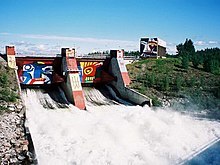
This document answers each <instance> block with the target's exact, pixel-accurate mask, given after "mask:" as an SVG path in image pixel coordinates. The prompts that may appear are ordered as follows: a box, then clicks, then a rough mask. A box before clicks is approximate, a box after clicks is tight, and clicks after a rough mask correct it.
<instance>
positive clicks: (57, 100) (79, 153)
mask: <svg viewBox="0 0 220 165" xmlns="http://www.w3.org/2000/svg"><path fill="white" fill-rule="evenodd" d="M74 53H75V51H74V49H62V53H61V55H60V56H59V57H50V58H48V57H47V58H43V57H33V58H32V57H18V58H16V56H15V58H14V59H13V58H11V59H12V60H10V62H12V63H13V60H14V63H15V64H16V65H14V64H11V66H12V67H13V66H17V67H18V78H19V81H20V83H21V86H22V92H21V93H22V97H23V100H24V103H25V106H26V116H27V121H26V124H27V126H28V127H29V130H30V133H31V137H32V140H33V145H34V148H35V152H36V156H37V160H38V163H39V164H40V165H50V164H58V165H63V164H66V165H71V164H75V165H76V164H77V165H107V164H112V165H118V164H135V165H136V164H138V165H139V164H161V165H166V164H167V165H169V164H183V162H184V163H187V162H189V161H190V159H191V156H192V155H195V157H196V156H197V155H199V154H195V153H201V152H199V151H202V150H203V149H204V146H205V147H206V148H207V147H208V146H210V145H213V142H215V141H216V142H219V140H218V139H219V137H220V123H219V122H218V121H210V120H206V119H198V118H195V117H192V116H189V115H183V114H180V113H178V112H176V111H174V110H172V109H169V108H167V109H163V108H158V109H156V110H153V109H152V108H151V107H150V106H151V100H150V99H149V98H148V97H146V96H144V95H142V94H140V93H138V92H136V91H134V90H132V89H130V88H129V83H130V79H129V76H128V73H127V70H126V67H125V65H124V62H123V50H115V51H111V55H110V56H109V57H105V58H103V59H89V58H87V59H82V58H80V59H77V57H75V55H74ZM215 158H217V160H218V159H219V157H218V155H217V154H216V156H215ZM217 160H216V161H217Z"/></svg>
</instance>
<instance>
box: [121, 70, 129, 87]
mask: <svg viewBox="0 0 220 165" xmlns="http://www.w3.org/2000/svg"><path fill="white" fill-rule="evenodd" d="M121 75H122V79H123V81H124V84H125V85H126V86H128V85H129V84H130V83H131V79H130V77H129V75H128V72H123V73H121Z"/></svg>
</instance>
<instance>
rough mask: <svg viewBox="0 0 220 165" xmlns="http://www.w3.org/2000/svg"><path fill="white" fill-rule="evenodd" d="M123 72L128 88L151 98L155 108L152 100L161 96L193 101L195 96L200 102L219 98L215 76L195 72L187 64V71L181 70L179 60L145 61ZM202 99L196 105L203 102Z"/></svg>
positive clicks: (132, 65) (131, 65)
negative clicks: (128, 83)
mask: <svg viewBox="0 0 220 165" xmlns="http://www.w3.org/2000/svg"><path fill="white" fill-rule="evenodd" d="M127 69H128V72H129V75H130V78H131V80H132V84H131V85H130V87H131V88H134V89H136V90H137V91H139V92H141V93H143V94H145V95H147V96H149V97H151V98H153V104H154V105H158V103H157V101H158V99H155V98H157V97H159V98H162V97H163V96H171V97H174V96H175V97H178V96H179V97H182V96H183V95H186V96H190V97H192V98H197V99H199V97H198V94H200V95H202V96H203V97H202V99H205V98H206V97H207V99H208V98H217V99H218V98H219V96H220V76H219V75H215V74H212V73H208V72H205V71H203V69H201V67H199V68H198V69H195V68H193V67H192V64H191V63H190V65H189V68H188V69H183V68H182V67H181V59H179V58H166V59H145V60H141V61H139V62H136V63H133V64H129V65H127ZM202 99H199V100H200V102H202V101H203V102H204V100H202ZM208 100H209V99H208ZM219 102H220V100H219ZM216 104H217V105H216V106H220V105H219V104H220V103H219V104H218V103H216Z"/></svg>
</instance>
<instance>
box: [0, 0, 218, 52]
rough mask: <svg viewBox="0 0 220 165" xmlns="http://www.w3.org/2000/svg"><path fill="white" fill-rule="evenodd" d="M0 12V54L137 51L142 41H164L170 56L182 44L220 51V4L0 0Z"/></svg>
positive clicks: (213, 0) (154, 0)
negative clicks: (64, 50) (11, 50)
mask: <svg viewBox="0 0 220 165" xmlns="http://www.w3.org/2000/svg"><path fill="white" fill-rule="evenodd" d="M0 12H1V14H0V21H1V23H0V52H4V47H5V45H15V46H16V48H17V52H32V53H34V52H36V51H38V52H46V53H48V52H55V53H59V51H60V50H59V49H60V48H61V47H75V48H76V49H77V50H76V51H77V52H78V53H86V52H91V51H101V50H110V49H122V48H123V49H125V50H138V49H139V40H140V38H141V37H159V38H161V39H163V40H165V41H166V42H167V47H168V52H170V53H172V52H175V45H176V44H179V43H182V42H184V41H185V39H186V38H190V39H192V40H193V42H194V45H195V47H196V48H197V49H203V48H207V47H220V30H219V29H220V1H219V0H205V1H203V0H166V1H165V0H0Z"/></svg>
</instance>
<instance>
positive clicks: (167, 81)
mask: <svg viewBox="0 0 220 165" xmlns="http://www.w3.org/2000/svg"><path fill="white" fill-rule="evenodd" d="M169 88H170V79H169V77H168V76H166V77H164V78H163V79H162V84H161V89H162V90H163V91H168V90H169Z"/></svg>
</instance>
